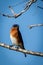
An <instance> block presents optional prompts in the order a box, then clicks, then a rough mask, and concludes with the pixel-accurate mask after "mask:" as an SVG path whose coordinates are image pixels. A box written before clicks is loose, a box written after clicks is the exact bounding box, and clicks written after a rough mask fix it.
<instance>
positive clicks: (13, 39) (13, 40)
mask: <svg viewBox="0 0 43 65" xmlns="http://www.w3.org/2000/svg"><path fill="white" fill-rule="evenodd" d="M10 38H11V42H12V43H13V44H15V45H17V39H16V38H14V37H12V36H11V35H10Z"/></svg>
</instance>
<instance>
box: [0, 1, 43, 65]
mask: <svg viewBox="0 0 43 65" xmlns="http://www.w3.org/2000/svg"><path fill="white" fill-rule="evenodd" d="M20 1H23V0H20ZM17 2H19V0H0V12H1V13H5V14H10V15H12V13H11V11H10V10H9V8H8V6H9V5H15V3H17ZM37 5H40V6H42V7H43V1H41V0H37V2H36V3H34V4H32V6H31V7H30V8H29V10H28V11H27V12H25V13H24V14H22V15H21V16H20V17H18V18H17V19H15V18H7V17H3V16H1V15H0V42H4V43H6V44H9V45H11V44H12V43H11V40H10V29H11V27H12V25H13V24H18V25H19V26H20V31H21V34H22V37H23V41H24V46H25V48H26V49H27V50H31V51H37V52H43V27H35V28H32V29H31V30H30V29H29V28H28V26H29V25H31V24H40V23H41V24H42V23H43V9H40V8H37ZM24 7H25V3H24V4H21V5H18V6H16V7H13V9H14V11H15V12H17V13H18V12H20V11H21V10H22V9H23V8H24ZM0 65H43V57H38V56H33V55H27V57H26V58H25V57H24V54H23V53H20V52H16V51H12V50H9V49H6V48H3V47H0Z"/></svg>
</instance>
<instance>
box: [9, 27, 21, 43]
mask: <svg viewBox="0 0 43 65" xmlns="http://www.w3.org/2000/svg"><path fill="white" fill-rule="evenodd" d="M10 35H11V36H12V37H15V38H16V39H17V41H18V43H20V42H21V41H20V38H19V35H18V30H17V29H14V28H12V29H11V30H10Z"/></svg>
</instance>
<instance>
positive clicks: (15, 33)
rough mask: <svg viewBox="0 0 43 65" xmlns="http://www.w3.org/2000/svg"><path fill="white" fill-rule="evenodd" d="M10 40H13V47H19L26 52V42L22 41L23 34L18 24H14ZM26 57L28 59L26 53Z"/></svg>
mask: <svg viewBox="0 0 43 65" xmlns="http://www.w3.org/2000/svg"><path fill="white" fill-rule="evenodd" d="M10 39H11V42H12V45H11V47H13V46H16V47H17V48H18V47H19V48H21V49H24V50H25V48H24V42H23V39H22V35H21V32H20V30H19V25H18V24H14V25H13V26H12V27H11V30H10ZM24 55H25V57H26V54H25V53H24Z"/></svg>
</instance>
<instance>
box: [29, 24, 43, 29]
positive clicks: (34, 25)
mask: <svg viewBox="0 0 43 65" xmlns="http://www.w3.org/2000/svg"><path fill="white" fill-rule="evenodd" d="M38 26H43V24H33V25H29V29H32V28H33V27H38Z"/></svg>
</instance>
